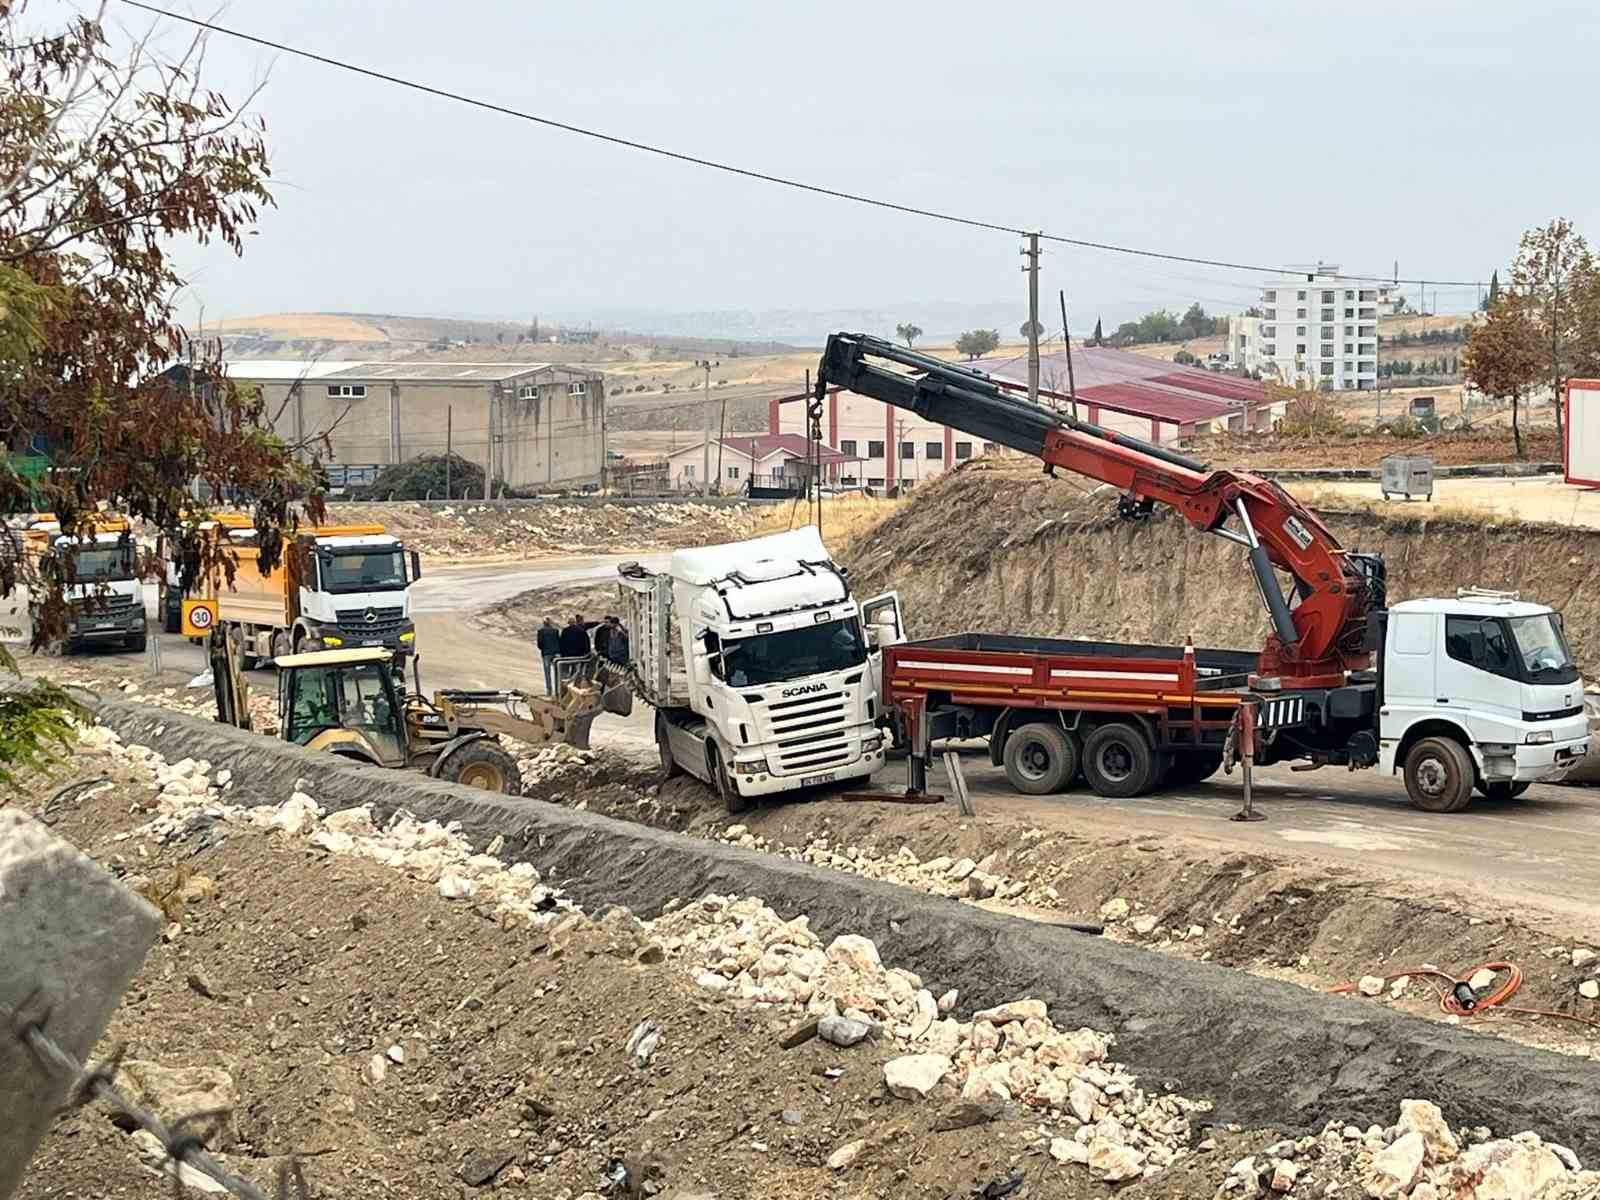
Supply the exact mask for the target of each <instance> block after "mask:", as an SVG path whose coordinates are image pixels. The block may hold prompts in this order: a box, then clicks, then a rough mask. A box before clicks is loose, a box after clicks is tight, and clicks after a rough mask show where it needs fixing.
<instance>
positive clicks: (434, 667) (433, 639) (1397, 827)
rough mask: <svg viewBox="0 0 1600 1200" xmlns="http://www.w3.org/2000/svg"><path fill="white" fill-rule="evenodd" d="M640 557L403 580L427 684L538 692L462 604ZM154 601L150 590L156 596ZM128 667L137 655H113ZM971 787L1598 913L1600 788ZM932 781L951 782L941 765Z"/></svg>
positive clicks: (986, 794)
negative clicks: (1461, 793) (1418, 799)
mask: <svg viewBox="0 0 1600 1200" xmlns="http://www.w3.org/2000/svg"><path fill="white" fill-rule="evenodd" d="M630 559H637V560H639V561H641V562H643V563H645V564H646V565H647V566H651V567H658V566H659V565H661V564H663V563H664V562H665V559H666V556H665V555H655V556H650V555H638V554H618V555H601V556H586V557H574V558H561V559H543V560H539V561H537V562H528V561H523V562H516V563H506V564H496V565H487V566H477V567H460V568H450V569H436V570H434V571H433V572H431V573H430V574H429V575H427V576H425V577H424V578H423V579H421V580H420V581H418V583H417V584H416V585H415V590H414V591H413V600H414V604H415V612H416V620H417V643H418V646H419V648H420V651H421V659H420V661H421V666H422V678H423V684H424V687H425V688H427V689H432V688H437V687H502V688H506V687H509V688H521V689H524V690H527V691H531V692H534V693H540V692H542V691H543V687H544V679H543V671H542V669H541V666H540V664H539V662H538V659H537V657H536V655H535V654H534V651H533V648H532V647H531V646H528V645H524V644H522V643H520V642H518V641H516V640H514V639H511V638H506V637H503V636H499V635H495V634H492V633H489V632H487V631H485V630H483V629H481V628H479V627H478V626H477V625H476V624H474V623H473V622H471V620H470V619H469V618H468V616H467V614H468V613H470V612H471V611H472V610H473V609H476V608H481V607H484V606H486V605H489V604H493V603H495V602H496V601H499V600H503V599H506V598H508V597H510V596H513V595H516V594H518V593H520V592H523V591H527V590H530V589H534V588H547V587H555V586H564V585H570V584H575V583H585V582H590V581H594V582H600V581H604V580H606V579H610V578H613V577H614V573H615V571H616V568H617V565H618V564H619V563H622V562H626V561H628V560H630ZM152 604H153V601H152ZM162 644H163V649H162V653H163V657H164V660H165V662H164V665H165V666H166V667H167V668H168V669H169V670H171V669H173V668H178V669H180V670H182V671H184V672H186V673H189V674H195V673H199V672H200V671H202V670H204V667H205V663H204V658H203V655H202V653H201V651H200V649H199V647H196V646H191V645H189V644H188V643H187V642H185V641H184V640H183V639H181V638H177V637H171V636H163V638H162ZM107 657H116V658H120V659H122V660H124V661H126V662H127V663H128V665H129V674H130V675H133V674H135V672H136V671H137V670H138V669H139V668H140V667H142V665H143V656H141V655H134V654H121V655H115V656H110V655H108V656H107ZM251 683H252V687H253V688H254V689H257V690H259V691H264V692H266V693H267V694H271V692H272V691H273V690H274V688H275V686H276V685H275V683H274V682H273V675H272V673H271V672H270V671H256V672H252V673H251ZM594 740H595V742H596V744H598V745H604V746H608V747H611V748H615V749H618V750H624V751H627V752H630V753H634V754H650V755H652V756H653V754H654V751H655V748H654V743H653V740H652V736H651V713H650V710H649V709H648V708H646V707H645V706H644V705H642V704H641V705H636V706H635V709H634V713H633V716H632V717H630V718H627V719H622V718H618V717H614V716H602V717H601V718H600V719H599V720H598V721H597V722H596V723H595V727H594ZM962 764H963V772H964V774H965V775H966V778H967V782H968V786H969V790H970V791H971V793H972V795H973V797H974V799H975V801H976V802H977V803H978V804H979V805H983V806H989V805H1003V806H1005V808H1006V809H1007V811H1008V813H1009V814H1010V815H1014V816H1021V817H1025V818H1026V819H1027V820H1029V821H1031V822H1033V823H1035V824H1038V825H1040V826H1042V827H1053V828H1065V829H1071V830H1077V831H1080V832H1085V833H1089V832H1093V833H1096V834H1098V835H1110V836H1116V835H1121V836H1135V835H1144V834H1163V835H1173V836H1181V837H1184V838H1186V839H1191V840H1192V839H1199V840H1202V841H1210V842H1214V843H1215V844H1216V846H1217V850H1218V853H1219V854H1223V853H1227V852H1230V851H1235V850H1241V849H1242V850H1252V851H1260V852H1265V853H1268V854H1271V855H1273V856H1285V855H1289V856H1293V855H1299V856H1304V857H1305V858H1308V859H1315V860H1318V861H1321V862H1326V863H1329V864H1332V865H1336V866H1350V867H1359V868H1361V869H1362V870H1363V871H1368V872H1370V871H1374V870H1376V871H1380V872H1384V873H1391V874H1394V875H1397V876H1407V875H1416V876H1425V877H1427V878H1428V879H1429V880H1430V881H1431V882H1432V883H1433V884H1434V885H1435V886H1437V885H1439V884H1441V883H1442V884H1444V885H1446V886H1458V887H1460V888H1461V889H1462V891H1463V892H1464V893H1466V892H1471V893H1482V894H1484V895H1485V896H1489V895H1491V894H1492V896H1493V898H1494V899H1495V900H1496V901H1497V902H1499V903H1502V904H1509V903H1517V904H1531V905H1535V906H1537V907H1542V908H1547V909H1554V910H1561V911H1563V912H1565V913H1567V914H1569V915H1572V914H1577V915H1579V916H1580V917H1581V918H1582V919H1586V920H1589V921H1592V922H1594V923H1596V924H1600V899H1597V898H1600V790H1590V789H1586V788H1568V787H1554V786H1546V785H1535V786H1534V787H1532V788H1530V789H1529V791H1528V792H1527V793H1526V794H1525V795H1524V796H1523V797H1522V798H1520V799H1518V800H1513V801H1508V802H1503V803H1499V804H1495V803H1490V802H1489V801H1486V800H1483V799H1481V798H1479V799H1475V800H1474V802H1473V804H1472V806H1471V807H1470V808H1469V809H1468V810H1467V811H1465V812H1461V813H1452V814H1429V813H1424V812H1420V811H1418V810H1417V809H1414V808H1412V807H1411V806H1410V804H1409V802H1408V801H1407V799H1406V794H1405V788H1404V786H1403V785H1402V784H1401V783H1400V781H1399V779H1398V778H1394V777H1386V776H1380V775H1378V774H1377V773H1376V772H1374V771H1361V772H1354V773H1352V772H1348V771H1345V770H1342V769H1334V768H1325V769H1323V770H1321V771H1317V772H1311V773H1298V772H1291V771H1290V770H1289V769H1288V768H1287V767H1269V768H1264V769H1262V770H1260V771H1258V772H1257V773H1256V779H1257V789H1256V795H1257V803H1258V805H1259V807H1260V810H1261V811H1262V812H1264V813H1265V814H1266V816H1267V819H1266V820H1264V821H1260V822H1256V823H1252V824H1243V823H1235V822H1232V821H1229V820H1228V818H1229V817H1230V816H1231V815H1232V814H1233V813H1235V812H1237V811H1238V809H1239V805H1240V788H1239V781H1238V776H1237V774H1235V775H1233V776H1223V775H1218V776H1216V777H1215V778H1213V779H1212V780H1210V781H1208V782H1206V783H1204V784H1200V785H1196V786H1193V787H1188V788H1184V789H1181V790H1179V791H1171V792H1164V793H1162V794H1160V795H1157V796H1150V797H1145V798H1142V799H1136V800H1106V799H1102V798H1100V797H1097V796H1095V795H1093V794H1092V793H1090V792H1087V791H1083V790H1080V791H1075V792H1071V793H1067V794H1063V795H1059V796H1040V797H1034V796H1021V795H1018V794H1017V793H1015V792H1013V791H1012V790H1011V789H1010V787H1009V785H1008V784H1007V783H1006V780H1005V776H1004V773H1003V772H1002V771H1001V770H1000V769H999V768H996V767H993V766H991V765H990V763H989V760H988V754H987V752H986V751H985V750H982V749H979V748H971V749H969V750H968V751H967V752H965V753H964V754H963V756H962ZM876 782H877V785H878V786H880V787H885V788H895V787H901V786H904V782H905V767H904V765H903V764H898V763H895V764H891V765H890V766H889V767H887V768H886V769H885V770H884V771H883V772H882V773H881V774H880V776H879V778H878V780H877V781H876ZM930 787H932V788H934V789H936V790H941V791H946V790H947V784H946V782H945V780H944V776H943V769H942V767H940V768H936V769H935V771H934V772H933V773H932V780H931V783H930Z"/></svg>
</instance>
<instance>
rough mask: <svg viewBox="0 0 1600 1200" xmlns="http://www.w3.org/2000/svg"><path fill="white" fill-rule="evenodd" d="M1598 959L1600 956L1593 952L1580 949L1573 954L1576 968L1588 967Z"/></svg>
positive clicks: (1573, 962) (1573, 963)
mask: <svg viewBox="0 0 1600 1200" xmlns="http://www.w3.org/2000/svg"><path fill="white" fill-rule="evenodd" d="M1596 958H1600V955H1597V954H1595V952H1594V951H1593V950H1590V949H1587V948H1584V947H1580V948H1579V949H1577V950H1574V951H1573V952H1572V965H1573V966H1575V967H1587V966H1588V965H1589V964H1590V963H1592V962H1593V961H1594V960H1595V959H1596Z"/></svg>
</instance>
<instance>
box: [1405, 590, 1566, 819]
mask: <svg viewBox="0 0 1600 1200" xmlns="http://www.w3.org/2000/svg"><path fill="white" fill-rule="evenodd" d="M1381 678H1382V693H1381V698H1380V704H1379V709H1378V738H1379V763H1378V765H1379V767H1380V769H1382V770H1385V771H1389V772H1395V771H1402V772H1404V774H1405V777H1406V787H1407V790H1408V791H1409V792H1411V793H1412V800H1413V801H1414V802H1417V803H1418V804H1419V806H1420V807H1424V808H1436V809H1437V810H1438V811H1454V810H1455V809H1456V808H1458V807H1464V806H1465V804H1466V802H1467V800H1468V799H1470V797H1471V794H1472V790H1473V789H1474V788H1476V789H1477V790H1478V791H1480V792H1482V793H1483V794H1484V795H1487V796H1491V797H1509V796H1514V795H1517V794H1519V793H1520V792H1521V791H1522V790H1524V789H1525V788H1526V786H1527V785H1528V784H1529V783H1532V782H1535V781H1537V780H1540V779H1547V778H1550V777H1552V776H1557V775H1560V774H1561V773H1562V772H1564V771H1565V770H1567V768H1569V767H1572V766H1575V765H1576V764H1577V763H1578V762H1579V761H1581V760H1582V758H1583V756H1584V754H1585V753H1586V751H1587V750H1588V745H1589V723H1588V720H1587V718H1586V717H1585V715H1584V708H1583V680H1582V677H1581V676H1580V674H1579V672H1578V668H1577V664H1576V663H1575V662H1574V661H1573V658H1572V652H1571V650H1570V649H1569V648H1568V646H1567V639H1566V635H1565V633H1564V632H1563V630H1562V624H1561V617H1560V614H1558V613H1557V612H1555V611H1554V610H1553V609H1551V608H1548V607H1546V606H1545V605H1542V604H1534V603H1530V602H1528V601H1525V600H1522V599H1520V598H1519V597H1518V595H1517V594H1516V593H1514V592H1491V591H1484V590H1482V589H1477V588H1463V589H1461V590H1460V591H1459V592H1457V594H1456V598H1455V599H1453V600H1444V599H1427V600H1407V601H1404V602H1402V603H1399V604H1395V605H1392V606H1391V607H1390V608H1389V612H1388V617H1387V629H1386V631H1385V636H1384V651H1383V663H1382V671H1381ZM1463 772H1470V777H1469V778H1463ZM1419 794H1420V798H1419ZM1429 801H1433V802H1436V803H1429Z"/></svg>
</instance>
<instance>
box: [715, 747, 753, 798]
mask: <svg viewBox="0 0 1600 1200" xmlns="http://www.w3.org/2000/svg"><path fill="white" fill-rule="evenodd" d="M706 771H707V773H708V774H709V775H710V776H711V786H712V788H713V789H715V791H716V793H717V799H718V800H720V801H722V807H723V808H725V809H726V810H727V811H728V812H729V813H731V814H734V815H737V814H739V813H742V812H749V811H750V810H751V809H752V808H754V807H755V801H754V800H752V799H750V798H749V797H748V796H741V795H740V794H739V788H738V786H737V785H736V784H735V783H734V782H733V781H732V780H731V779H729V778H728V771H727V768H726V767H724V766H723V765H722V751H721V750H720V749H718V747H717V744H716V742H714V741H711V740H709V739H708V740H707V741H706Z"/></svg>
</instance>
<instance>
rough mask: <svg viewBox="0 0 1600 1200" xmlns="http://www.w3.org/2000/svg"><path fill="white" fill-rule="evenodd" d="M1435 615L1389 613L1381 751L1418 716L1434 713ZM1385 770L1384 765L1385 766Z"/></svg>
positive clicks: (1384, 667)
mask: <svg viewBox="0 0 1600 1200" xmlns="http://www.w3.org/2000/svg"><path fill="white" fill-rule="evenodd" d="M1438 626H1439V617H1438V615H1437V614H1436V613H1415V612H1391V613H1390V614H1389V633H1388V637H1387V638H1385V648H1384V656H1383V716H1382V718H1381V721H1380V728H1379V730H1378V736H1379V737H1380V738H1382V739H1384V741H1383V746H1384V749H1385V751H1387V752H1389V753H1392V752H1393V749H1394V746H1395V744H1396V743H1395V742H1394V741H1392V740H1390V739H1396V738H1399V737H1400V736H1401V735H1402V734H1403V733H1404V731H1405V729H1406V727H1407V726H1409V725H1410V724H1411V723H1412V722H1413V721H1415V720H1416V719H1417V718H1418V717H1419V716H1423V715H1426V714H1429V713H1433V712H1436V711H1438V707H1439V706H1438V705H1437V704H1436V703H1435V702H1434V697H1435V696H1437V695H1438V693H1437V692H1435V691H1434V690H1433V671H1434V662H1435V660H1436V659H1437V658H1438V650H1437V646H1438V635H1437V634H1436V633H1435V630H1437V628H1438ZM1386 767H1387V763H1386Z"/></svg>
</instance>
